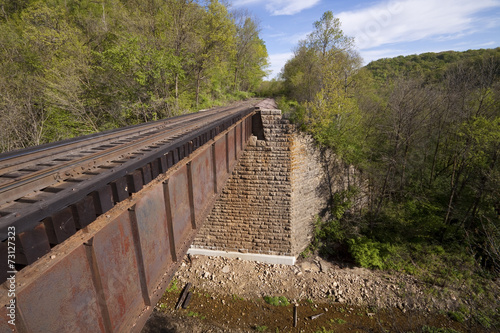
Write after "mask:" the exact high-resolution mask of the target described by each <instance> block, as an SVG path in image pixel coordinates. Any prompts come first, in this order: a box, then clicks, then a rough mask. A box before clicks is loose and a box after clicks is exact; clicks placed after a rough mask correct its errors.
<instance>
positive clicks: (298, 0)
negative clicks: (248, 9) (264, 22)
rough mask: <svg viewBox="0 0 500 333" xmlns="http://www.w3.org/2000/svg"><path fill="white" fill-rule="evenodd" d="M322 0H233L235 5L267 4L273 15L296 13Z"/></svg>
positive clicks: (266, 6)
mask: <svg viewBox="0 0 500 333" xmlns="http://www.w3.org/2000/svg"><path fill="white" fill-rule="evenodd" d="M319 2H320V0H233V5H234V6H236V7H239V6H248V5H257V4H265V8H266V10H267V11H268V12H269V13H271V15H275V16H277V15H295V14H297V13H300V12H301V11H303V10H304V9H308V8H311V7H314V6H315V5H316V4H318V3H319Z"/></svg>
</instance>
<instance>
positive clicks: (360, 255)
mask: <svg viewBox="0 0 500 333" xmlns="http://www.w3.org/2000/svg"><path fill="white" fill-rule="evenodd" d="M347 244H348V245H349V251H350V253H351V255H352V256H353V257H354V260H356V262H357V263H358V264H359V265H360V266H362V267H366V268H378V269H384V268H385V267H386V265H385V263H384V261H385V258H386V257H387V254H388V253H389V252H390V246H389V245H388V244H383V243H379V242H375V241H372V240H370V239H368V238H366V237H358V238H351V239H349V240H348V241H347Z"/></svg>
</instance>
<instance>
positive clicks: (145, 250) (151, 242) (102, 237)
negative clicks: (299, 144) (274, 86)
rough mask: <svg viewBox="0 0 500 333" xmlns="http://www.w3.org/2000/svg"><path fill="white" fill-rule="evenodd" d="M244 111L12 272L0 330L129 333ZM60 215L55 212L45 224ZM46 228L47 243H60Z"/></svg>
mask: <svg viewBox="0 0 500 333" xmlns="http://www.w3.org/2000/svg"><path fill="white" fill-rule="evenodd" d="M253 114H254V113H253V112H251V113H249V114H247V115H245V116H243V117H242V118H241V120H239V121H238V122H236V123H235V124H233V125H231V126H229V127H228V128H227V129H225V130H224V131H223V132H221V133H219V134H218V135H216V136H214V137H212V138H210V139H208V140H206V142H204V143H203V144H202V145H200V146H199V147H198V149H196V150H195V151H194V152H191V153H190V154H189V156H186V157H185V158H182V157H181V156H183V155H182V154H183V153H180V155H179V156H177V159H178V161H175V159H174V156H172V160H171V161H170V162H168V161H163V160H162V159H161V158H162V157H161V156H159V157H160V161H159V163H165V164H170V165H173V166H172V167H170V168H167V170H166V171H163V169H164V168H163V167H161V168H160V169H161V170H162V171H161V172H159V174H158V176H157V177H156V178H155V179H154V180H152V181H151V182H150V183H148V184H144V183H142V184H141V183H140V182H139V183H138V184H139V185H138V186H139V187H138V188H137V191H136V193H133V194H132V195H131V196H130V197H127V198H125V199H124V200H123V201H121V202H118V203H116V205H114V206H113V207H110V210H109V211H106V212H105V213H104V214H103V215H100V216H99V217H98V218H97V219H96V220H95V221H94V222H92V223H90V224H88V225H85V226H83V227H82V228H81V229H80V230H78V231H76V233H74V234H72V235H70V236H69V238H67V239H65V240H64V241H63V242H61V243H60V244H58V245H56V246H55V247H53V248H52V249H51V251H50V252H49V253H47V254H46V255H44V256H43V257H42V258H40V259H39V260H37V261H35V262H34V263H32V264H31V265H29V266H27V267H26V268H24V269H23V270H21V271H20V272H19V273H17V275H16V276H15V282H14V284H13V285H12V283H11V282H12V280H8V281H7V282H5V283H4V284H2V285H1V286H0V288H1V289H2V291H1V293H0V305H1V306H2V307H1V310H0V332H12V331H14V332H139V331H140V330H141V329H142V327H143V325H144V323H145V322H146V320H147V319H148V317H149V315H150V313H151V312H152V311H153V308H154V306H155V304H156V303H157V301H158V300H159V299H160V297H161V296H162V294H163V292H164V290H165V289H166V287H167V286H168V283H169V282H170V279H171V277H172V276H173V274H174V273H175V271H176V270H177V268H178V266H179V265H180V263H181V260H182V258H183V256H184V255H185V254H186V252H187V250H188V248H189V246H190V244H191V242H192V240H193V238H194V236H195V234H196V232H197V230H198V229H199V228H200V227H201V225H202V224H203V222H204V220H205V218H206V216H207V215H208V213H209V212H210V210H211V208H212V206H213V203H214V201H215V199H216V197H217V196H218V194H219V193H220V190H221V188H222V186H223V184H224V183H225V182H226V180H227V179H228V177H229V176H230V174H231V171H232V168H233V167H234V166H235V165H236V162H237V159H238V156H239V154H241V153H242V152H243V150H244V149H245V146H246V143H247V141H248V139H249V137H250V135H251V133H252V116H253ZM184 154H185V153H184ZM163 156H164V155H163ZM153 160H154V158H152V159H151V161H153ZM174 163H175V165H174ZM152 167H153V168H156V167H157V166H154V165H152ZM133 182H134V179H133V178H132V180H131V182H130V183H129V184H128V185H134V183H133ZM124 185H125V184H121V183H118V182H117V183H116V184H115V185H111V186H108V187H105V188H104V189H103V190H102V192H103V195H102V196H103V197H108V196H113V195H115V194H116V195H119V194H118V191H119V190H120V188H121V187H122V186H124ZM128 185H127V186H128ZM99 198H100V196H99ZM92 202H93V203H94V201H92ZM106 202H107V201H106V200H103V201H102V204H103V205H106V204H107V203H106ZM83 205H85V203H83ZM92 207H93V209H94V210H96V211H105V209H104V208H103V207H100V206H99V205H92ZM108 208H109V207H108ZM82 209H83V210H85V209H88V207H87V208H85V207H82ZM70 213H71V212H70V211H65V210H62V211H60V212H59V213H58V214H56V215H54V216H51V219H54V220H64V219H67V218H69V216H70ZM71 216H73V215H71ZM74 222H75V223H76V224H78V223H80V226H81V225H83V224H84V222H82V221H74ZM44 226H45V224H44ZM74 227H75V226H74V225H71V226H69V228H71V229H73V228H74ZM53 231H54V232H53V234H52V237H62V238H64V237H65V236H64V235H58V234H60V233H61V232H62V233H64V231H57V232H56V230H53ZM9 290H13V294H12V293H11V292H9ZM11 296H15V297H11ZM11 304H14V305H15V306H14V308H15V310H14V312H13V313H14V320H15V326H14V325H12V324H11V323H12V321H11V320H12V314H11V312H10V311H11V309H10V308H9V305H11ZM9 315H10V316H9ZM9 321H11V323H9Z"/></svg>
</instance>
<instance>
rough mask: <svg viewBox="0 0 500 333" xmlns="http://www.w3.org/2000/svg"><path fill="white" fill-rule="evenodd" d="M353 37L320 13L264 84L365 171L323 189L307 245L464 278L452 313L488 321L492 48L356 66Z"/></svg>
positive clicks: (495, 115)
mask: <svg viewBox="0 0 500 333" xmlns="http://www.w3.org/2000/svg"><path fill="white" fill-rule="evenodd" d="M353 43H354V41H353V40H352V39H350V38H349V37H347V36H345V35H344V34H343V32H342V30H341V25H340V22H339V20H338V19H337V18H335V17H334V16H333V15H332V13H331V12H327V13H325V14H324V15H323V17H322V18H321V19H320V20H319V21H317V22H316V23H315V24H314V31H313V32H312V33H311V34H310V35H309V36H308V37H307V38H306V39H305V40H303V41H301V42H299V44H298V46H297V48H296V49H295V53H294V57H293V58H292V59H291V60H289V61H288V62H287V63H286V65H285V67H284V68H283V70H282V73H281V78H280V79H279V80H276V81H274V82H271V83H268V86H267V87H266V89H267V90H268V91H272V92H273V93H274V94H276V95H279V94H280V93H281V94H282V96H283V97H280V98H279V101H280V102H279V104H280V107H281V108H282V109H283V110H284V111H287V112H288V114H289V117H290V119H291V120H292V121H293V122H294V123H296V124H297V125H298V126H299V127H300V128H301V129H303V130H305V131H307V132H309V133H310V134H311V135H312V136H313V137H314V138H315V139H316V141H317V142H318V144H319V145H320V146H322V147H324V148H328V149H331V150H333V151H334V152H335V153H336V155H337V156H338V157H340V158H341V159H342V162H340V164H342V165H340V166H338V168H337V169H338V170H341V169H342V168H345V167H346V166H347V165H353V166H355V167H356V168H357V169H358V170H359V171H360V172H361V175H362V177H363V178H364V179H365V180H366V184H367V186H366V188H365V189H360V188H356V187H354V186H352V185H350V186H347V187H346V188H345V189H344V190H343V191H339V192H337V193H332V195H331V198H330V204H331V205H330V210H329V214H327V215H326V216H325V217H323V218H319V219H318V222H317V225H316V235H315V239H314V241H313V243H312V244H311V246H310V249H309V250H310V251H319V252H320V253H321V254H323V255H324V256H327V257H330V258H336V259H341V260H346V259H347V260H353V261H354V262H356V263H357V264H359V265H361V266H364V267H367V268H374V269H384V270H393V271H399V272H404V273H408V274H412V275H415V276H416V277H418V278H419V279H421V280H422V281H424V283H428V284H429V285H430V286H440V287H453V288H464V289H463V290H467V292H468V294H467V295H464V299H463V300H461V302H464V304H466V305H464V307H463V311H461V312H460V314H458V315H459V316H463V318H474V320H476V322H479V323H480V324H481V325H484V326H485V327H490V328H491V327H497V328H498V327H499V326H498V325H499V312H498V311H499V309H500V304H499V303H498V295H494V294H493V295H492V294H491V293H490V292H488V289H487V287H486V286H487V285H488V283H491V281H495V280H496V279H498V277H499V274H500V219H499V217H500V161H499V158H500V48H497V49H490V50H470V51H466V52H452V51H450V52H442V53H425V54H421V55H412V56H406V57H403V56H400V57H396V58H393V59H381V60H378V61H374V62H372V63H370V64H368V65H367V66H364V67H362V66H361V63H362V61H361V59H360V57H359V55H357V54H356V52H355V51H354V44H353ZM329 167H331V166H329ZM361 195H363V196H364V198H367V200H365V205H363V206H362V207H361V208H360V207H359V206H356V205H355V204H354V203H355V202H359V200H360V196H361ZM305 255H307V254H306V253H305ZM472 310H473V311H472ZM495 325H496V326H495Z"/></svg>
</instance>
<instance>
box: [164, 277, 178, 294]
mask: <svg viewBox="0 0 500 333" xmlns="http://www.w3.org/2000/svg"><path fill="white" fill-rule="evenodd" d="M177 290H179V286H177V279H173V280H172V281H171V282H170V285H169V286H168V288H167V290H166V291H167V292H169V293H170V292H172V291H177Z"/></svg>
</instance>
